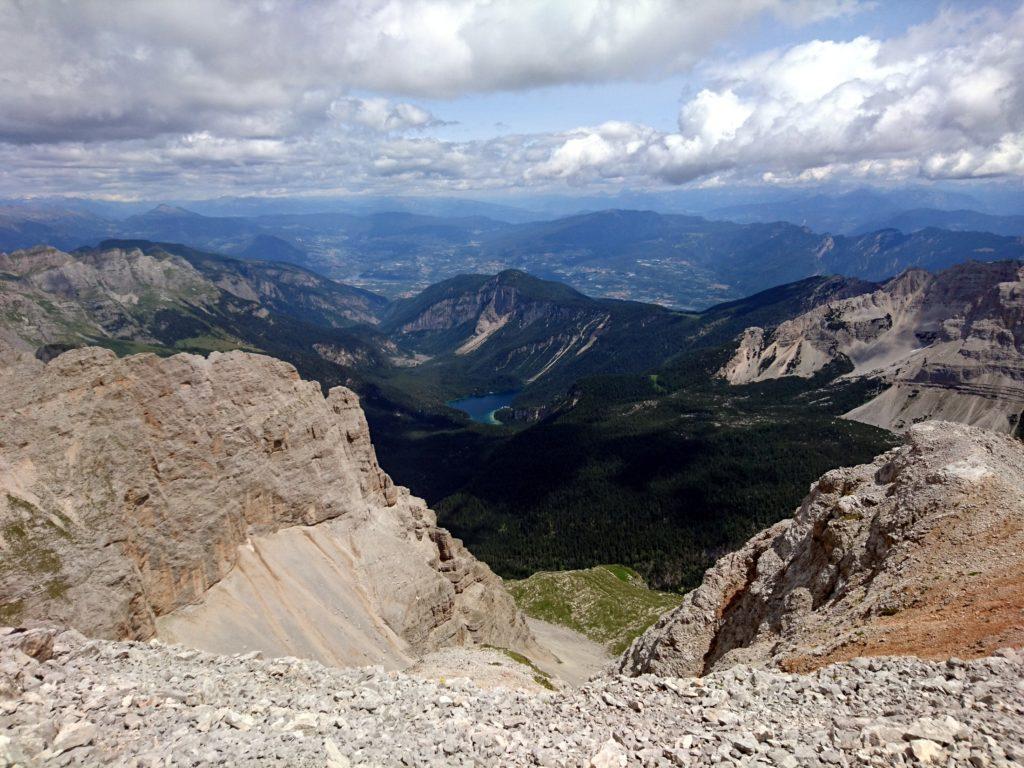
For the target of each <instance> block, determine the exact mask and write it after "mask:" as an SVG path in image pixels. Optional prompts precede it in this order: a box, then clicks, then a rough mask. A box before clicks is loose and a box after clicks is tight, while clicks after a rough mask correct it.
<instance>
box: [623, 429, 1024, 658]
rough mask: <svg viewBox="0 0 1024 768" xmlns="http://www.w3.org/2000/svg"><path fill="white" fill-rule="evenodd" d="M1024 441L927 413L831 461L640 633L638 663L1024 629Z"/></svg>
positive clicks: (865, 650)
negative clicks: (873, 451)
mask: <svg viewBox="0 0 1024 768" xmlns="http://www.w3.org/2000/svg"><path fill="white" fill-rule="evenodd" d="M1022 611H1024V443H1021V442H1020V441H1018V440H1013V439H1010V438H1007V437H1004V436H1001V435H997V434H995V433H992V432H986V431H982V430H979V429H976V428H972V427H967V426H964V425H961V424H952V423H948V422H934V421H933V422H925V423H923V424H919V425H917V426H915V427H912V428H911V429H910V430H909V432H908V433H907V443H906V445H904V446H903V447H900V448H897V449H894V450H892V451H890V452H888V453H885V454H882V455H881V456H879V457H878V458H877V459H876V460H875V461H874V463H872V464H865V465H862V466H859V467H852V468H849V469H838V470H833V471H831V472H828V473H827V474H825V475H823V476H822V477H821V479H819V480H818V482H817V483H816V484H815V485H814V486H812V488H811V492H810V494H809V495H808V496H807V498H806V499H805V500H804V502H803V504H802V505H801V506H800V508H799V509H798V510H797V511H796V514H795V515H794V517H793V518H791V519H788V520H783V521H781V522H779V523H777V524H776V525H775V526H773V527H771V528H769V529H767V530H765V531H762V532H761V533H760V534H758V535H756V536H754V537H753V538H752V539H750V540H749V541H748V542H747V543H746V545H744V546H743V547H742V548H741V549H740V550H738V551H737V552H734V553H732V554H729V555H726V556H725V557H723V558H722V559H721V560H719V561H718V563H716V564H715V565H714V566H713V567H712V568H710V569H709V570H708V572H707V573H706V574H705V577H704V581H703V583H702V584H701V585H700V586H699V587H698V588H697V589H695V590H694V591H693V592H691V593H689V594H688V595H687V596H686V597H685V598H684V600H683V603H682V605H681V606H680V607H679V608H678V609H676V610H674V611H673V612H671V613H668V614H666V615H665V616H663V617H662V618H661V619H660V620H659V621H658V623H657V624H655V626H653V627H652V628H651V629H649V630H648V631H647V632H646V633H645V634H643V635H642V636H640V637H639V638H637V640H636V641H634V643H633V645H632V647H631V648H630V649H629V650H628V651H627V652H626V653H625V654H624V655H623V656H622V658H621V659H620V662H619V668H620V671H622V672H624V673H627V674H642V673H645V672H651V673H655V674H661V675H678V676H688V675H703V674H706V673H708V672H711V671H713V670H717V669H722V668H725V667H729V666H732V665H734V664H737V663H751V664H767V665H774V666H779V667H783V668H785V669H788V670H790V671H799V670H806V669H810V668H814V667H818V666H822V665H824V664H828V663H831V662H834V661H841V660H845V659H851V658H854V657H857V656H877V655H903V654H908V655H917V656H922V657H932V658H944V657H949V656H959V657H964V658H966V657H974V656H979V655H983V654H985V653H987V652H991V651H992V650H993V649H996V648H999V647H1002V646H1008V645H1017V646H1019V645H1021V644H1024V622H1021V615H1022Z"/></svg>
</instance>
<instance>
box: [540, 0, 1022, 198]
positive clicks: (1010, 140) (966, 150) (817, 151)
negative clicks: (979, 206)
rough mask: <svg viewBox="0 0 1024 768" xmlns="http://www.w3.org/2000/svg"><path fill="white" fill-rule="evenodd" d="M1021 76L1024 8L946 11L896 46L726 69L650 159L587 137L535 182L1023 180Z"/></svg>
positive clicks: (827, 49)
mask: <svg viewBox="0 0 1024 768" xmlns="http://www.w3.org/2000/svg"><path fill="white" fill-rule="evenodd" d="M1021 73H1024V6H1022V7H1021V8H1020V9H1018V10H1017V11H1016V12H1015V13H1012V14H1010V15H1008V16H1002V15H999V14H996V13H989V12H986V13H978V14H962V13H954V12H952V11H947V12H945V13H943V14H941V15H940V16H939V17H938V18H937V19H936V20H935V21H934V22H932V23H931V24H928V25H925V26H923V27H920V28H918V29H915V30H912V31H911V32H910V33H909V34H908V35H907V36H905V37H903V38H898V39H894V40H892V41H884V42H883V41H878V40H873V39H870V38H867V37H858V38H855V39H853V40H850V41H846V42H837V41H822V40H815V41H811V42H807V43H804V44H801V45H796V46H793V47H791V48H789V49H786V50H780V51H772V52H769V53H765V54H762V55H759V56H757V57H754V58H752V59H750V60H748V61H744V62H740V63H738V64H735V65H733V66H731V67H730V68H728V69H724V68H720V69H718V70H717V71H716V83H715V85H714V87H711V88H706V89H704V90H702V91H701V92H700V93H698V94H697V95H696V96H695V97H693V98H692V99H691V100H690V101H688V102H687V103H685V104H684V105H683V107H682V108H681V110H680V114H679V129H680V130H679V132H678V133H668V134H665V133H658V134H650V135H648V136H647V138H646V142H647V143H646V146H645V147H644V148H643V149H642V150H639V151H638V150H637V148H636V147H635V146H633V147H630V148H629V150H628V151H627V150H626V149H625V148H624V147H621V146H620V147H618V148H617V151H616V152H614V153H613V152H609V151H602V152H601V153H593V152H591V153H586V152H581V151H579V150H580V148H582V147H587V146H590V143H591V142H599V141H602V136H603V130H602V128H595V129H591V131H589V132H583V131H576V132H574V133H573V134H571V135H570V136H568V137H566V138H565V140H564V142H563V143H562V144H561V146H558V147H556V148H555V149H554V150H553V152H552V154H551V156H550V158H549V159H548V160H547V161H546V162H545V163H542V164H540V166H538V169H537V170H535V171H534V174H535V175H536V174H549V175H551V176H555V177H565V176H569V177H572V176H574V175H575V176H577V177H580V178H585V177H586V176H587V175H588V174H592V173H597V172H599V173H603V174H607V173H608V169H609V168H612V167H614V168H615V169H616V173H618V174H621V175H623V176H629V175H643V174H653V175H654V176H656V177H658V178H661V179H664V180H667V181H670V182H674V183H681V182H686V181H690V180H693V179H698V178H701V177H703V176H706V175H708V174H712V173H720V172H722V171H732V172H733V173H735V174H737V175H745V176H747V177H751V176H755V177H756V176H761V177H762V178H764V179H767V180H770V181H779V180H783V179H799V180H818V181H820V180H823V179H825V178H832V177H835V176H837V175H852V176H857V177H877V176H883V175H886V174H888V175H889V176H890V177H892V176H902V177H905V176H908V175H923V176H926V177H932V178H939V177H941V178H971V177H985V176H998V175H1016V176H1022V175H1024V83H1022V81H1021ZM600 146H602V147H603V148H604V149H605V150H607V149H608V146H610V145H608V146H606V145H605V144H603V143H602V144H600ZM570 160H571V162H570Z"/></svg>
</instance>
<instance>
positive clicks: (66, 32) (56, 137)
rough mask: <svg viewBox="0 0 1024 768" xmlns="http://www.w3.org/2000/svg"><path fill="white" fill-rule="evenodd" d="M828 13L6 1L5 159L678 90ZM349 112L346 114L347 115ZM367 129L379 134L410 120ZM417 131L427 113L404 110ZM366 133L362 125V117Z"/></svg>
mask: <svg viewBox="0 0 1024 768" xmlns="http://www.w3.org/2000/svg"><path fill="white" fill-rule="evenodd" d="M844 6H845V4H844V3H837V2H836V0H813V1H812V0H733V1H732V2H728V3H724V2H721V1H720V0H691V1H690V2H686V3H683V2H680V1H679V0H631V1H630V2H620V1H619V0H561V1H553V0H317V1H315V2H308V1H307V0H265V1H262V2H256V1H255V0H204V1H203V2H201V3H191V2H183V1H182V0H144V2H127V3H126V2H119V1H118V0H74V2H64V1H63V0H0V73H2V74H0V141H3V140H7V141H12V142H19V143H27V142H42V141H64V140H85V141H90V140H107V139H134V138H146V137H151V136H155V135H159V134H162V133H183V132H190V131H212V132H215V133H219V134H222V135H233V136H261V137H266V136H270V135H273V136H282V135H292V134H295V133H298V132H301V131H303V130H307V129H309V128H310V127H311V126H315V125H317V124H318V123H319V122H322V121H324V120H327V119H329V118H330V112H331V107H332V105H338V104H339V100H343V99H344V98H345V97H346V96H347V94H349V93H350V92H351V91H353V90H369V91H376V92H378V93H390V94H405V95H408V96H413V97H417V96H418V97H424V96H454V95H458V94H463V93H467V92H475V91H493V90H501V89H522V88H530V87H534V86H539V85H549V84H556V83H582V82H600V81H605V80H609V79H621V78H633V77H643V76H647V75H651V74H659V73H670V72H677V71H680V70H681V69H685V68H688V67H690V66H691V65H692V64H694V63H695V62H696V61H697V60H698V59H699V58H700V57H701V56H702V55H703V54H705V53H706V52H707V51H708V50H710V48H711V47H712V46H714V45H715V44H716V43H717V42H718V41H720V40H722V39H723V38H724V37H725V36H726V35H728V34H729V33H730V32H731V31H733V30H735V29H736V28H737V27H738V25H740V24H742V23H743V22H744V21H746V20H749V19H752V18H754V17H756V16H759V15H761V14H764V13H767V12H774V13H777V14H783V13H784V14H785V15H786V16H787V18H788V17H790V16H795V17H796V18H798V19H803V18H806V19H814V18H817V17H818V16H820V15H821V14H822V13H825V14H827V15H835V14H839V13H843V12H845V7H844ZM342 103H344V102H342ZM382 109H385V108H384V107H382V106H380V105H379V104H374V103H372V100H370V101H365V102H364V103H363V106H362V111H361V112H360V109H357V113H359V114H358V115H357V119H359V120H364V121H367V122H368V124H369V123H372V122H373V120H375V119H382V120H383V121H384V122H385V123H387V125H386V128H385V129H386V130H392V129H393V128H392V126H391V124H390V123H389V120H390V121H391V122H392V123H394V122H395V121H397V123H399V124H400V123H402V122H403V121H406V122H409V121H411V122H412V123H413V125H416V124H417V120H418V119H419V118H420V117H422V116H421V115H419V114H418V113H417V114H411V113H410V114H406V115H404V116H403V115H399V116H397V117H394V116H391V117H387V116H385V117H381V118H375V117H374V116H373V115H371V114H370V112H372V111H374V110H382ZM397 109H399V110H400V111H403V110H404V111H406V112H407V113H409V112H412V111H415V110H417V109H418V108H416V107H413V106H411V105H406V106H402V105H399V106H398V107H397ZM360 115H361V116H360Z"/></svg>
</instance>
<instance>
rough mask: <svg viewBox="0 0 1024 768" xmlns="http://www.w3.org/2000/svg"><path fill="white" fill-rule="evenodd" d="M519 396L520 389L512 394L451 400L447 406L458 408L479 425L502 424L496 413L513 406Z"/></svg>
mask: <svg viewBox="0 0 1024 768" xmlns="http://www.w3.org/2000/svg"><path fill="white" fill-rule="evenodd" d="M518 394H519V390H518V389H514V390H512V391H510V392H492V393H491V394H489V395H481V396H480V397H464V398H462V399H461V400H449V401H448V402H447V403H446V405H448V406H449V407H450V408H457V409H458V410H460V411H462V412H463V413H465V414H467V415H468V416H469V418H471V419H472V420H473V421H475V422H477V423H479V424H501V422H500V421H498V420H497V419H496V418H494V412H495V411H497V410H498V409H499V408H504V407H505V406H506V405H511V403H512V401H513V400H515V397H516V395H518Z"/></svg>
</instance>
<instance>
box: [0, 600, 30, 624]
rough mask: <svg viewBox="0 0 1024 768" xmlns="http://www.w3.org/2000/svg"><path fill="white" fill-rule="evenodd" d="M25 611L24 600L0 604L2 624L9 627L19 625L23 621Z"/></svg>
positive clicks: (0, 622) (0, 621)
mask: <svg viewBox="0 0 1024 768" xmlns="http://www.w3.org/2000/svg"><path fill="white" fill-rule="evenodd" d="M24 610H25V601H24V600H14V601H12V602H10V603H3V604H0V624H2V625H4V626H8V627H10V626H15V625H17V623H18V622H19V621H21V614H22V612H23V611H24Z"/></svg>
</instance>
